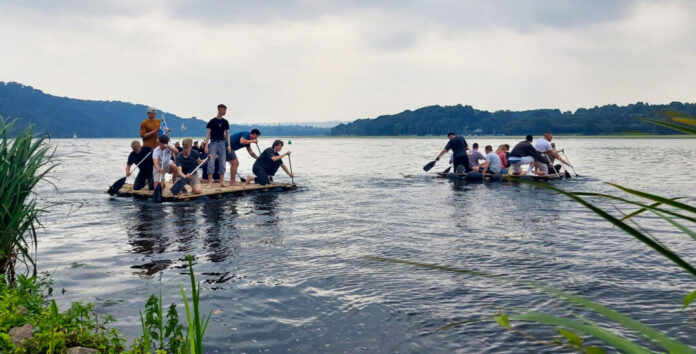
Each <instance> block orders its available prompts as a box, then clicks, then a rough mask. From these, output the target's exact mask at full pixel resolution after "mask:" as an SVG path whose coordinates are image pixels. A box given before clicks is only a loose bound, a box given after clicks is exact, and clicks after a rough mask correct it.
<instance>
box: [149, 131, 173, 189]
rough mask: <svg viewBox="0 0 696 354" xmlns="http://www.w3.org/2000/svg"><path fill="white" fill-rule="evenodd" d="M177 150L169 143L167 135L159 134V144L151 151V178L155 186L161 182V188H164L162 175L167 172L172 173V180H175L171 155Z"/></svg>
mask: <svg viewBox="0 0 696 354" xmlns="http://www.w3.org/2000/svg"><path fill="white" fill-rule="evenodd" d="M178 152H179V150H177V149H176V148H175V147H174V145H171V144H169V137H168V136H166V135H160V137H159V146H158V147H156V148H155V150H154V151H153V152H152V164H153V165H154V166H152V179H153V180H155V188H157V185H159V184H160V182H161V183H162V189H164V188H166V185H165V184H164V179H165V178H164V177H166V176H165V175H166V174H167V173H171V174H172V182H176V166H175V165H174V163H173V161H172V156H176V154H177V153H178Z"/></svg>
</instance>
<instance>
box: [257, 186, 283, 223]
mask: <svg viewBox="0 0 696 354" xmlns="http://www.w3.org/2000/svg"><path fill="white" fill-rule="evenodd" d="M252 201H253V202H254V210H257V211H262V212H265V213H257V215H259V214H261V215H264V217H263V218H261V220H259V222H257V223H256V225H258V226H274V225H277V224H278V217H277V216H276V214H275V209H276V207H277V206H278V193H274V192H269V193H258V194H256V195H255V196H254V197H253V198H252Z"/></svg>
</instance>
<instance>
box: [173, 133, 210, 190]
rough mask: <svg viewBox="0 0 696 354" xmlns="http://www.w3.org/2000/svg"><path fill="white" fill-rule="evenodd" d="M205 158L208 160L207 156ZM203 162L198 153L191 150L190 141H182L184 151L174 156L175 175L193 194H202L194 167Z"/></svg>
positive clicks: (199, 180) (187, 139)
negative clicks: (184, 181) (181, 179)
mask: <svg viewBox="0 0 696 354" xmlns="http://www.w3.org/2000/svg"><path fill="white" fill-rule="evenodd" d="M207 158H210V155H208V157H207ZM201 162H203V160H201V158H200V154H199V153H198V151H196V150H193V145H192V144H191V139H189V138H186V139H184V150H182V151H181V153H180V154H179V155H176V167H177V174H178V175H179V176H180V177H181V178H184V179H185V180H186V184H188V185H189V186H191V191H192V192H193V194H201V193H203V188H202V187H201V179H200V178H199V177H198V171H197V169H196V166H198V164H200V163H201Z"/></svg>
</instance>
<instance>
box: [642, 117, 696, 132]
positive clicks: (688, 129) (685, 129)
mask: <svg viewBox="0 0 696 354" xmlns="http://www.w3.org/2000/svg"><path fill="white" fill-rule="evenodd" d="M645 120H646V121H648V122H650V123H653V124H657V125H659V126H663V127H665V128H669V129H672V130H676V131H680V132H682V133H687V134H690V135H696V129H694V128H691V127H685V126H683V125H679V124H674V123H667V122H663V121H659V120H654V119H645Z"/></svg>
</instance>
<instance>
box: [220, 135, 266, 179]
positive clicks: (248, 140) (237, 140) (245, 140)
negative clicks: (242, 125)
mask: <svg viewBox="0 0 696 354" xmlns="http://www.w3.org/2000/svg"><path fill="white" fill-rule="evenodd" d="M260 135H261V132H260V131H259V130H258V129H256V128H254V129H252V130H251V131H248V132H247V131H241V132H236V133H234V134H232V136H230V143H232V147H231V149H230V150H231V151H230V152H228V153H227V156H226V159H227V161H228V162H229V163H230V185H233V186H238V185H241V183H239V182H237V181H236V180H235V179H236V177H235V176H236V175H237V168H238V167H239V159H237V154H235V151H237V150H239V149H241V148H243V147H245V148H246V150H247V152H248V153H249V155H251V157H253V158H254V159H256V158H258V156H256V154H255V153H254V151H253V150H252V149H251V144H258V143H259V140H258V138H259V136H260ZM257 146H258V145H257Z"/></svg>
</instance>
